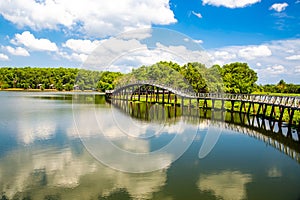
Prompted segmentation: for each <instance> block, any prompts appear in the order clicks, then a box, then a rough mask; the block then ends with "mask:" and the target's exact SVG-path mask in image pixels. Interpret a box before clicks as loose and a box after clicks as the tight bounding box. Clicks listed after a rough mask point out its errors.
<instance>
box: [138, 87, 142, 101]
mask: <svg viewBox="0 0 300 200" xmlns="http://www.w3.org/2000/svg"><path fill="white" fill-rule="evenodd" d="M138 87H139V90H138V93H139V94H138V101H140V100H141V86H138Z"/></svg>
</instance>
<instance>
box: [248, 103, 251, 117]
mask: <svg viewBox="0 0 300 200" xmlns="http://www.w3.org/2000/svg"><path fill="white" fill-rule="evenodd" d="M251 106H252V103H251V102H250V103H249V107H248V110H247V115H248V116H249V115H250V111H251Z"/></svg>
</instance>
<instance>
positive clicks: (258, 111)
mask: <svg viewBox="0 0 300 200" xmlns="http://www.w3.org/2000/svg"><path fill="white" fill-rule="evenodd" d="M258 104H259V105H258V109H257V113H256V114H257V115H259V113H260V109H261V106H262V104H261V103H258Z"/></svg>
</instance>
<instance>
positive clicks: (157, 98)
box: [156, 87, 159, 103]
mask: <svg viewBox="0 0 300 200" xmlns="http://www.w3.org/2000/svg"><path fill="white" fill-rule="evenodd" d="M158 102H159V88H158V87H156V103H158Z"/></svg>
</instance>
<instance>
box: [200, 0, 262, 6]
mask: <svg viewBox="0 0 300 200" xmlns="http://www.w3.org/2000/svg"><path fill="white" fill-rule="evenodd" d="M260 1H261V0H202V4H203V5H205V4H208V5H212V6H217V7H219V6H224V7H227V8H243V7H246V6H249V5H252V4H255V3H258V2H260Z"/></svg>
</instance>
